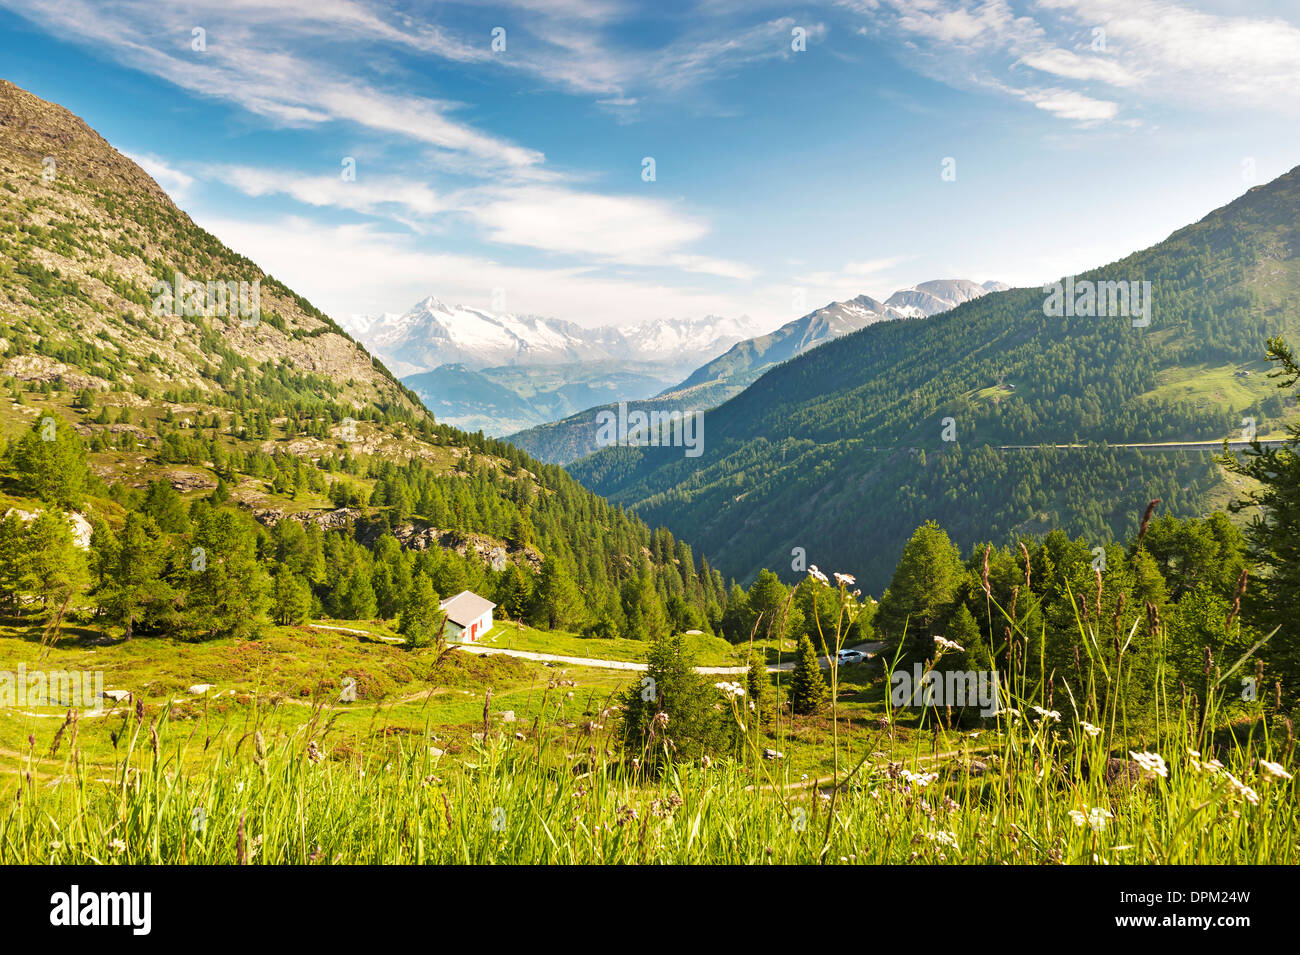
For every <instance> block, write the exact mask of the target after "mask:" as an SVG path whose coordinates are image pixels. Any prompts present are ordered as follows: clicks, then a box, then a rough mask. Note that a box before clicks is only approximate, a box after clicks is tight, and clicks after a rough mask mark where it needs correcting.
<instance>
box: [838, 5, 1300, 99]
mask: <svg viewBox="0 0 1300 955" xmlns="http://www.w3.org/2000/svg"><path fill="white" fill-rule="evenodd" d="M841 5H842V6H844V7H846V8H848V9H850V10H852V11H854V12H856V13H857V14H858V15H860V16H861V17H862V18H863V19H864V20H865V21H866V23H867V24H868V25H867V26H865V27H863V29H862V32H864V33H872V34H882V35H885V36H892V37H897V38H899V39H900V40H901V41H902V42H901V43H900V49H901V50H903V51H905V53H906V55H907V58H908V62H909V63H911V64H914V65H915V66H916V67H917V68H920V69H921V70H922V71H924V72H926V73H927V74H928V75H931V76H933V77H935V78H937V79H940V80H942V81H944V82H947V83H949V84H951V85H953V86H959V87H970V86H975V87H982V88H985V89H992V90H997V91H999V92H1001V93H1004V94H1008V95H1012V96H1016V97H1018V98H1021V99H1024V100H1025V101H1027V102H1029V103H1031V104H1033V105H1034V106H1035V107H1037V108H1038V109H1042V110H1045V111H1047V112H1049V113H1051V114H1052V115H1054V116H1058V117H1060V118H1062V119H1065V120H1069V121H1071V122H1075V123H1080V124H1083V125H1092V124H1096V123H1100V122H1107V121H1117V122H1125V123H1128V124H1129V125H1137V123H1136V121H1134V120H1131V119H1124V118H1122V117H1123V115H1124V113H1125V112H1127V111H1128V110H1129V109H1130V108H1141V107H1142V106H1144V105H1145V104H1147V103H1149V102H1169V103H1178V104H1184V105H1190V106H1192V107H1193V108H1200V109H1211V110H1214V109H1223V108H1239V107H1245V108H1252V109H1262V110H1270V111H1282V112H1285V113H1288V114H1291V115H1294V114H1295V113H1297V112H1300V97H1297V96H1296V95H1295V90H1296V88H1297V85H1300V27H1297V26H1296V25H1294V24H1292V23H1288V22H1286V21H1284V20H1281V19H1279V18H1267V17H1259V16H1247V15H1231V16H1228V15H1220V14H1212V13H1204V12H1201V11H1199V10H1196V9H1193V8H1192V7H1191V6H1189V5H1188V4H1186V3H1179V2H1174V0H1034V2H1033V3H1030V4H1026V5H1025V6H1024V7H1023V9H1025V10H1028V11H1032V16H1031V15H1028V14H1021V13H1018V12H1017V10H1016V8H1015V7H1013V6H1012V4H1011V3H1010V2H1009V0H841ZM1097 30H1100V31H1104V32H1103V33H1102V36H1104V40H1105V43H1104V46H1097V45H1095V41H1096V39H1097V36H1096V34H1094V31H1097ZM1025 68H1027V69H1031V70H1035V71H1038V72H1040V73H1046V74H1050V75H1051V76H1052V77H1053V78H1055V80H1056V83H1055V84H1054V85H1053V86H1052V87H1050V88H1046V89H1034V88H1031V89H1028V90H1025V89H1021V88H1019V87H1018V84H1014V83H1011V82H1009V76H1010V75H1011V74H1013V73H1014V71H1016V70H1017V69H1025ZM1066 81H1069V82H1071V83H1074V84H1077V85H1076V86H1074V87H1070V86H1067V85H1065V84H1066ZM1098 83H1100V84H1105V85H1106V86H1109V87H1112V88H1114V89H1115V90H1117V91H1122V93H1123V96H1122V98H1120V99H1114V98H1111V96H1112V95H1113V94H1108V95H1107V96H1106V97H1102V96H1098V95H1097V94H1096V91H1095V90H1094V89H1093V88H1092V86H1091V84H1098Z"/></svg>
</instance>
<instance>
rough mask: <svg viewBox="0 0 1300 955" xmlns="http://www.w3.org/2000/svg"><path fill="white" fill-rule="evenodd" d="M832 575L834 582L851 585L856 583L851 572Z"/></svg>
mask: <svg viewBox="0 0 1300 955" xmlns="http://www.w3.org/2000/svg"><path fill="white" fill-rule="evenodd" d="M833 576H834V577H835V582H836V583H837V584H846V585H848V586H850V587H852V586H853V585H854V584H856V583H857V581H856V580H854V579H853V575H852V574H834V575H833Z"/></svg>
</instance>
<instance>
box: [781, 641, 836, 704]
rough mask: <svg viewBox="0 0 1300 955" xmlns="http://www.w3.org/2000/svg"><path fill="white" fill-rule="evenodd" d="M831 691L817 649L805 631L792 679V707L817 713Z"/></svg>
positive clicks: (800, 642)
mask: <svg viewBox="0 0 1300 955" xmlns="http://www.w3.org/2000/svg"><path fill="white" fill-rule="evenodd" d="M829 692H830V691H829V690H828V689H827V688H826V680H825V679H824V678H823V677H822V668H821V667H820V666H818V664H817V651H816V650H814V649H813V643H812V640H811V639H809V637H808V634H806V633H805V634H804V635H803V637H801V638H800V640H799V649H798V651H797V653H796V657H795V663H794V675H793V676H792V677H791V680H790V708H791V709H793V710H794V712H796V713H799V714H801V715H806V714H808V713H815V712H817V710H819V709H821V707H822V704H823V703H825V702H826V697H827V695H828V694H829Z"/></svg>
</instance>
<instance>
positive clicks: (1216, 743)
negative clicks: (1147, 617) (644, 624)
mask: <svg viewBox="0 0 1300 955" xmlns="http://www.w3.org/2000/svg"><path fill="white" fill-rule="evenodd" d="M840 589H841V597H843V587H842V586H841V588H840ZM841 623H843V618H841ZM837 629H839V632H837V633H836V634H835V635H834V636H833V638H830V639H827V638H826V637H825V636H823V641H824V644H829V646H827V649H828V650H830V649H832V647H833V650H834V651H838V650H839V649H840V646H841V645H842V642H843V637H844V632H845V630H846V627H845V626H841V627H840V628H837ZM1080 639H1081V640H1084V641H1087V642H1088V643H1090V644H1092V645H1093V646H1094V647H1096V646H1097V644H1096V634H1095V633H1091V632H1089V630H1088V628H1087V627H1086V626H1085V625H1083V624H1080ZM831 659H832V661H834V659H835V658H834V654H833V653H832V656H831ZM936 659H937V658H936ZM1013 659H1014V655H1013ZM1090 659H1091V660H1092V661H1093V662H1092V663H1091V665H1090V668H1089V670H1088V671H1086V673H1085V672H1083V671H1081V672H1080V674H1079V676H1080V683H1079V689H1078V690H1077V691H1075V690H1069V691H1067V692H1068V695H1069V705H1068V706H1062V709H1063V710H1064V711H1065V712H1055V711H1052V710H1051V709H1050V708H1048V707H1047V706H1046V705H1045V702H1046V701H1044V700H1043V699H1042V698H1041V697H1042V695H1043V687H1042V686H1041V684H1040V685H1036V686H1029V685H1028V684H1027V683H1026V681H1024V680H1018V679H1017V678H1016V674H1015V673H1014V672H1013V673H1012V674H1011V675H1010V678H1009V679H1008V681H1007V683H1006V687H1005V693H1006V696H1005V699H1004V700H1003V701H1002V705H1001V711H1000V713H999V714H998V716H997V717H996V720H995V725H990V726H988V727H986V728H984V729H982V730H972V731H960V730H957V729H955V728H954V727H953V726H952V725H951V723H950V724H949V725H948V726H947V727H946V728H945V727H943V726H941V725H939V724H938V723H937V722H936V723H934V724H933V725H934V728H935V730H936V736H935V741H936V746H935V748H934V749H932V750H931V751H930V752H922V751H921V743H920V740H921V739H922V738H923V734H919V733H918V734H915V735H914V737H913V738H914V739H915V740H917V743H916V746H917V749H916V750H915V751H913V752H912V753H911V754H910V755H909V756H908V757H906V758H903V759H899V760H897V761H893V762H891V761H890V760H889V759H888V758H886V757H884V755H883V754H882V753H879V752H877V747H879V746H883V745H885V742H884V741H885V740H886V738H887V737H888V736H890V735H891V734H892V733H893V732H894V729H895V725H896V723H897V722H898V714H897V713H893V714H891V715H890V717H889V718H887V719H885V720H883V721H882V722H881V725H880V726H879V728H878V735H877V736H876V737H874V738H873V741H872V742H869V743H868V744H867V746H866V747H864V751H863V752H861V753H852V754H845V755H846V757H848V758H846V759H845V760H843V761H841V760H840V754H839V746H840V743H839V737H838V736H835V738H834V741H833V742H834V745H835V747H836V755H835V762H834V765H835V767H836V770H835V775H834V779H833V780H832V781H830V782H829V783H817V782H816V781H812V782H811V783H806V782H804V781H802V780H793V779H791V778H789V773H788V772H784V771H782V770H774V769H773V767H774V766H777V765H782V764H780V763H776V762H772V761H768V760H765V759H764V758H763V753H762V747H761V746H760V744H759V739H760V738H759V735H758V733H756V732H752V731H749V732H746V733H745V734H744V737H745V741H746V749H745V752H744V754H743V755H742V757H741V758H739V759H726V760H716V761H709V760H704V761H700V762H697V763H692V764H689V765H684V764H682V763H680V762H674V761H673V760H672V759H671V742H670V738H671V729H672V727H671V726H667V727H664V736H663V739H662V740H661V741H659V742H658V743H657V745H662V746H664V747H665V750H666V753H665V757H666V761H667V764H668V766H667V769H666V770H664V771H663V772H662V773H659V774H657V775H649V774H647V773H646V772H645V771H644V762H642V763H640V765H638V763H634V762H633V761H632V760H629V759H624V758H623V757H622V756H621V754H620V753H619V752H618V749H617V745H618V744H617V740H618V733H617V727H616V726H615V722H616V719H617V717H616V715H614V714H610V713H608V712H606V713H605V714H602V715H597V716H596V717H595V718H593V719H592V720H591V722H590V723H588V724H587V725H586V726H585V727H583V728H581V729H580V730H579V732H578V734H577V735H576V737H575V735H574V734H573V733H569V734H566V735H565V736H562V737H561V736H556V735H553V734H551V733H549V732H548V731H547V729H546V728H545V727H544V726H542V727H537V726H534V728H533V730H532V732H531V733H525V732H515V731H513V730H511V731H501V730H500V729H498V728H497V727H496V726H493V725H492V724H491V723H490V722H489V720H488V717H487V713H486V707H485V715H484V722H483V727H482V729H483V732H482V733H481V734H479V737H480V738H478V739H476V740H475V742H474V744H473V746H472V747H471V748H470V750H469V751H467V752H466V753H464V754H462V755H461V756H459V757H452V756H445V755H438V754H437V753H436V751H434V750H431V749H430V747H429V745H428V738H427V737H428V736H429V734H428V732H427V728H426V733H425V734H424V737H421V735H420V734H412V735H410V736H406V737H397V738H396V739H397V742H396V744H395V745H394V746H392V747H391V748H387V747H385V748H383V749H382V751H381V750H380V749H376V750H372V751H369V752H363V753H359V754H358V753H355V752H352V751H351V750H345V749H344V748H342V747H339V748H337V749H335V750H333V751H332V752H331V751H329V746H328V744H327V743H326V742H325V741H326V739H327V738H328V736H329V726H328V724H326V725H324V726H322V721H321V719H320V716H321V713H319V712H318V713H317V714H316V715H315V716H314V717H313V718H312V719H311V720H310V721H308V722H307V723H306V724H305V725H304V726H302V727H300V728H299V730H298V731H296V732H294V733H283V734H281V735H279V736H278V737H276V738H274V739H272V740H271V741H269V742H268V741H266V740H264V739H263V737H262V735H261V734H260V733H252V734H244V735H242V736H238V737H236V734H235V733H233V732H231V733H222V734H218V737H217V738H216V739H215V740H213V739H206V740H202V741H200V740H199V739H198V738H197V735H196V734H195V733H193V732H192V731H191V732H189V733H187V732H186V731H185V729H184V728H183V727H181V726H179V725H176V724H172V723H171V722H170V721H169V718H168V714H167V711H165V710H163V711H160V712H159V714H158V715H157V716H156V717H152V718H150V717H149V715H148V713H147V711H146V709H145V708H144V707H143V706H141V705H137V707H136V710H135V712H134V715H133V716H132V717H131V718H130V724H129V726H128V727H127V730H126V733H125V734H124V736H123V738H122V742H121V745H120V747H119V754H118V755H117V757H116V763H115V765H114V767H113V772H112V774H111V776H106V775H105V774H104V772H103V770H102V768H99V767H90V766H88V765H87V764H86V763H85V762H83V760H82V759H81V757H80V754H79V753H78V751H77V749H76V723H75V720H72V721H70V722H69V723H68V724H65V726H64V727H63V728H62V729H60V730H59V732H58V737H59V739H58V740H57V741H51V742H52V743H54V745H51V746H49V747H48V748H46V747H45V741H41V748H39V749H38V746H37V741H36V740H35V739H34V738H32V739H31V740H30V743H29V747H28V752H27V755H26V757H25V760H24V761H23V765H22V766H21V767H20V768H19V769H18V770H17V772H18V774H19V785H18V786H17V788H16V791H15V792H14V794H13V796H12V798H11V801H10V802H9V804H8V806H7V808H5V809H4V810H3V812H2V813H0V863H54V864H58V863H167V864H176V863H221V864H230V863H240V864H267V863H271V864H274V863H295V864H311V863H320V864H327V863H524V864H537V863H744V864H749V863H845V862H847V863H903V862H925V863H929V862H943V863H1004V862H1005V863H1084V864H1111V863H1213V864H1252V863H1274V864H1279V863H1280V864H1294V863H1297V862H1300V818H1298V814H1297V810H1296V791H1295V785H1296V784H1295V781H1294V779H1293V778H1291V773H1292V772H1293V764H1292V756H1293V753H1292V739H1291V737H1290V732H1289V724H1283V725H1284V726H1285V727H1286V730H1285V732H1284V733H1282V734H1280V735H1279V734H1273V733H1271V732H1270V726H1269V719H1268V716H1267V714H1265V713H1264V712H1263V710H1262V709H1261V713H1260V714H1259V715H1258V716H1257V717H1256V718H1252V719H1246V720H1244V721H1243V722H1240V723H1238V724H1236V725H1233V724H1230V723H1229V722H1228V720H1227V718H1226V716H1225V714H1224V713H1222V712H1221V710H1220V708H1219V702H1220V699H1221V697H1220V696H1218V695H1216V694H1215V693H1213V692H1211V693H1207V698H1206V700H1205V701H1203V703H1202V702H1200V701H1197V702H1195V703H1193V702H1191V701H1188V700H1184V701H1183V702H1181V703H1179V704H1177V705H1175V704H1173V703H1172V702H1171V701H1170V700H1168V699H1165V698H1163V697H1162V698H1161V700H1160V701H1159V706H1160V710H1159V725H1158V731H1157V732H1156V734H1155V737H1154V739H1153V740H1152V741H1151V743H1150V744H1145V745H1144V744H1142V743H1141V742H1137V741H1135V740H1134V739H1133V738H1131V737H1130V735H1129V734H1128V733H1127V731H1126V729H1125V723H1124V719H1125V717H1124V707H1123V702H1124V701H1123V699H1122V698H1121V694H1122V693H1123V689H1124V681H1123V673H1122V670H1119V669H1118V668H1120V667H1122V666H1123V663H1122V661H1116V662H1115V663H1114V667H1115V668H1117V669H1115V670H1111V669H1107V667H1108V666H1110V664H1108V663H1107V662H1106V661H1105V660H1103V659H1102V656H1101V654H1100V653H1099V652H1098V653H1097V654H1096V656H1095V657H1092V656H1091V655H1090ZM932 662H933V661H932ZM1231 672H1232V671H1229V674H1228V675H1231ZM830 675H831V684H832V686H833V687H835V688H838V686H839V681H838V667H837V665H836V664H835V663H834V662H832V666H831V674H830ZM1226 678H1227V677H1226V676H1225V677H1224V678H1223V679H1226ZM1207 683H1208V681H1207ZM1157 685H1159V681H1158V683H1157ZM1035 693H1037V698H1036V697H1035V695H1034V694H1035ZM732 699H733V705H735V706H736V710H735V714H736V718H737V721H738V722H741V723H742V724H743V722H744V720H745V718H746V708H745V707H744V705H743V701H741V702H740V703H735V701H734V697H733V698H732ZM836 705H837V704H836V703H835V702H834V700H833V701H832V704H831V706H832V716H834V713H835V707H836ZM933 715H936V716H937V714H933ZM926 718H927V715H926V714H922V717H921V720H922V723H924V721H925V719H926ZM751 730H752V727H751ZM127 737H129V738H127ZM940 738H942V740H943V741H944V743H943V746H944V751H943V752H939V751H938V741H939V740H940ZM566 740H567V742H566ZM575 740H576V741H575ZM196 747H199V748H201V749H202V756H203V759H202V761H201V765H202V767H203V768H202V769H201V770H200V771H198V772H183V771H181V769H180V767H182V766H185V765H193V764H194V762H195V761H194V760H192V759H190V758H188V757H189V756H191V755H192V754H191V753H190V752H189V751H190V750H192V749H194V748H196ZM60 749H61V751H62V752H63V753H64V755H63V756H62V758H61V759H59V758H56V757H49V756H46V757H42V756H40V755H38V754H39V753H41V752H55V751H56V750H60ZM841 767H843V768H841Z"/></svg>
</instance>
